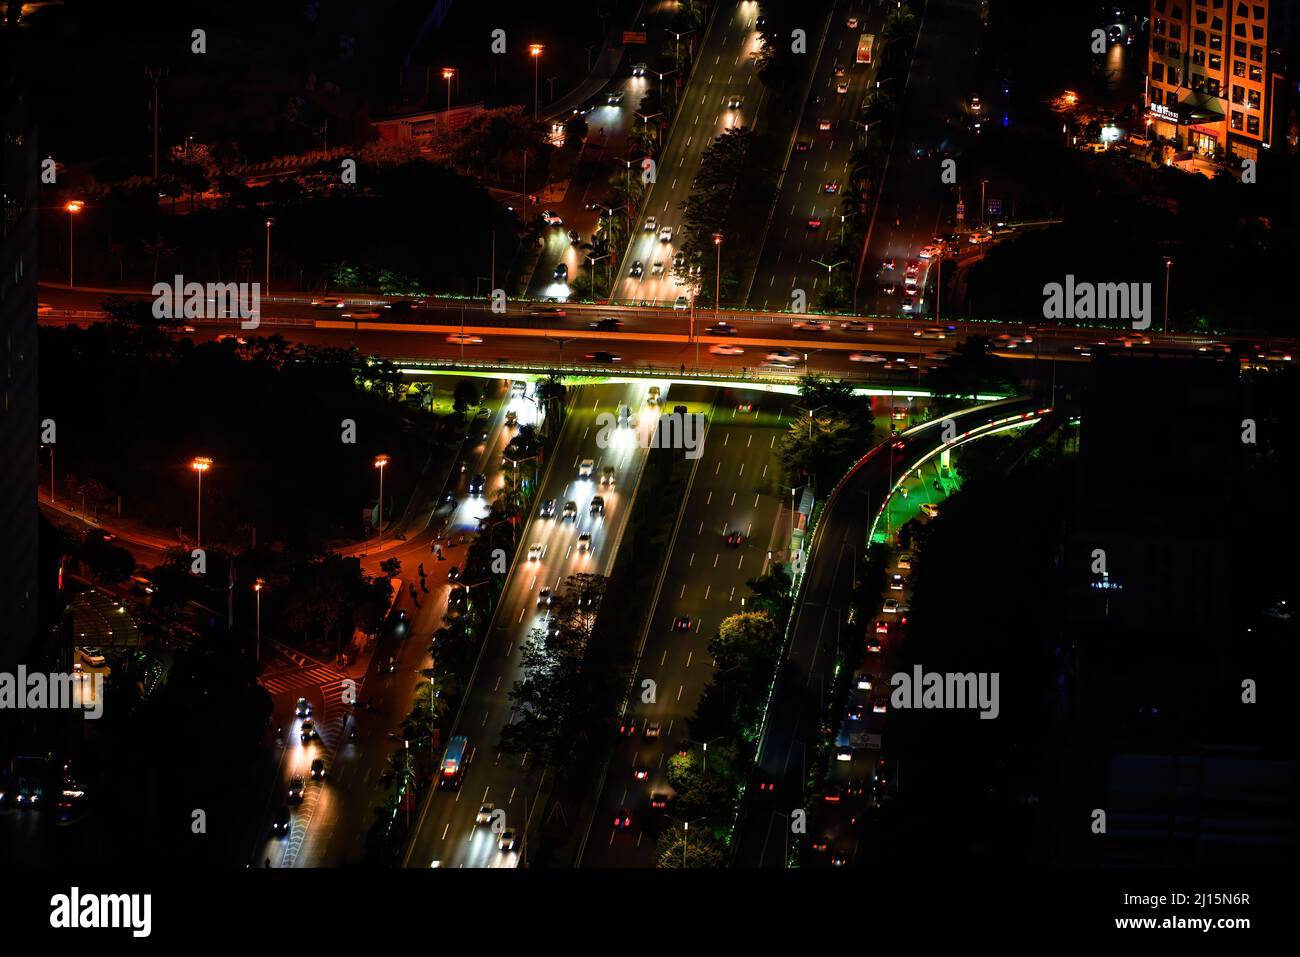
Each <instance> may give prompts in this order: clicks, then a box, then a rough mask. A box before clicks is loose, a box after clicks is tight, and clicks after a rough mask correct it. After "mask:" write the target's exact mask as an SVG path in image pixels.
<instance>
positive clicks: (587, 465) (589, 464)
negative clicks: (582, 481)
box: [578, 459, 596, 478]
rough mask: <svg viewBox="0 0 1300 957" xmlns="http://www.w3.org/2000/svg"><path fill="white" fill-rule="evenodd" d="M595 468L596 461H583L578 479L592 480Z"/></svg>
mask: <svg viewBox="0 0 1300 957" xmlns="http://www.w3.org/2000/svg"><path fill="white" fill-rule="evenodd" d="M595 468H596V460H595V459H583V460H582V461H581V462H579V463H578V478H591V473H592V471H593V470H594V469H595Z"/></svg>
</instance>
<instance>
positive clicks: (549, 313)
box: [528, 306, 568, 319]
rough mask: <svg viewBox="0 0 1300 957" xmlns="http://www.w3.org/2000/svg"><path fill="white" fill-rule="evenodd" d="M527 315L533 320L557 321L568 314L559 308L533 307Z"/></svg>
mask: <svg viewBox="0 0 1300 957" xmlns="http://www.w3.org/2000/svg"><path fill="white" fill-rule="evenodd" d="M528 315H530V316H531V317H532V318H534V319H559V318H560V317H562V316H567V315H568V313H567V312H565V311H564V310H563V309H561V308H560V307H559V306H534V307H533V308H532V309H529V310H528Z"/></svg>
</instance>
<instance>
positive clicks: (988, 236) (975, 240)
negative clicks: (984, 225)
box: [968, 233, 993, 246]
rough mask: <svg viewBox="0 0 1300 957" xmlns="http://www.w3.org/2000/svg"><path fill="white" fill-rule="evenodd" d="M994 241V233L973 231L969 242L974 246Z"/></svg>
mask: <svg viewBox="0 0 1300 957" xmlns="http://www.w3.org/2000/svg"><path fill="white" fill-rule="evenodd" d="M992 241H993V234H992V233H971V235H970V239H969V240H968V242H969V243H970V244H971V245H972V246H983V245H984V244H985V243H989V242H992Z"/></svg>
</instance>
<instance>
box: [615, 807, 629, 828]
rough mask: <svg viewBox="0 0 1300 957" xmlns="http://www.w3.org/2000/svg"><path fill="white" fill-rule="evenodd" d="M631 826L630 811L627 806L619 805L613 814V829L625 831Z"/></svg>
mask: <svg viewBox="0 0 1300 957" xmlns="http://www.w3.org/2000/svg"><path fill="white" fill-rule="evenodd" d="M631 826H632V811H631V810H630V809H628V808H625V807H621V808H619V809H618V813H616V814H615V815H614V829H615V830H618V831H626V830H627V829H628V828H630V827H631Z"/></svg>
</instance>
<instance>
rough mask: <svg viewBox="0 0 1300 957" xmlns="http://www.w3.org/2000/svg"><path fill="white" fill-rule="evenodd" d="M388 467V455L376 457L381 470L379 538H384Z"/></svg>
mask: <svg viewBox="0 0 1300 957" xmlns="http://www.w3.org/2000/svg"><path fill="white" fill-rule="evenodd" d="M387 465H388V456H387V455H376V456H375V468H377V469H379V537H380V539H381V540H382V539H383V536H384V468H385V467H386V466H387Z"/></svg>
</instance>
